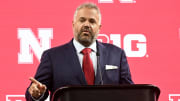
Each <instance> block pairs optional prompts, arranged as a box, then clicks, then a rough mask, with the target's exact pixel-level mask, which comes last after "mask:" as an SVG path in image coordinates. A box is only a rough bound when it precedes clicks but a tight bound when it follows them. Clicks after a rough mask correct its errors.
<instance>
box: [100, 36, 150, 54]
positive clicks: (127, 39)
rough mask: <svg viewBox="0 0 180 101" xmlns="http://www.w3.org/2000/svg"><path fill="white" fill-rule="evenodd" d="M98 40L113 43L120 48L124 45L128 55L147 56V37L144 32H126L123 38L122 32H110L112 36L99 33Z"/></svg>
mask: <svg viewBox="0 0 180 101" xmlns="http://www.w3.org/2000/svg"><path fill="white" fill-rule="evenodd" d="M98 40H99V41H101V42H105V43H112V44H114V45H116V46H118V47H120V48H122V45H123V49H124V50H125V52H126V55H127V57H144V56H147V55H146V52H147V45H146V37H145V35H143V34H126V35H125V36H124V37H123V39H122V36H121V34H110V36H107V35H106V34H99V36H98ZM121 42H123V44H122V43H121Z"/></svg>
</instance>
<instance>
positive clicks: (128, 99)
mask: <svg viewBox="0 0 180 101" xmlns="http://www.w3.org/2000/svg"><path fill="white" fill-rule="evenodd" d="M159 95H160V90H159V88H158V87H156V86H153V85H149V84H133V85H94V86H66V87H62V88H59V89H58V90H56V92H55V93H54V94H53V97H52V100H53V101H158V97H159Z"/></svg>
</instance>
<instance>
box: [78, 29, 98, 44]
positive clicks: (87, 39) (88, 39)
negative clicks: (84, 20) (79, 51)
mask: <svg viewBox="0 0 180 101" xmlns="http://www.w3.org/2000/svg"><path fill="white" fill-rule="evenodd" d="M77 40H78V41H79V42H80V43H81V44H82V45H83V46H85V47H88V46H90V45H91V44H92V43H93V42H94V41H95V40H96V33H94V32H93V31H92V30H91V29H90V28H85V27H82V28H81V30H80V32H79V33H78V34H77Z"/></svg>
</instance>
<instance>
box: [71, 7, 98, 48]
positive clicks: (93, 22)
mask: <svg viewBox="0 0 180 101" xmlns="http://www.w3.org/2000/svg"><path fill="white" fill-rule="evenodd" d="M99 20H100V18H99V14H98V12H97V10H96V9H93V8H92V9H89V8H82V9H80V10H79V11H78V12H77V15H76V16H75V18H74V21H73V31H74V38H75V40H77V41H79V42H80V43H81V44H82V45H84V46H85V47H88V46H89V45H91V44H92V43H93V42H94V41H95V40H96V38H97V36H98V33H99V29H100V26H101V25H100V23H99V22H100V21H99Z"/></svg>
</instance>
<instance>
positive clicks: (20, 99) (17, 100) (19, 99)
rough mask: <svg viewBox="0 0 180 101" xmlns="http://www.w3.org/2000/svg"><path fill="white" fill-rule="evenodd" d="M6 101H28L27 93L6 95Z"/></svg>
mask: <svg viewBox="0 0 180 101" xmlns="http://www.w3.org/2000/svg"><path fill="white" fill-rule="evenodd" d="M6 101H26V100H25V95H6Z"/></svg>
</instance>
